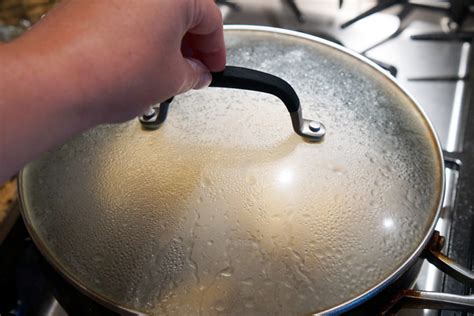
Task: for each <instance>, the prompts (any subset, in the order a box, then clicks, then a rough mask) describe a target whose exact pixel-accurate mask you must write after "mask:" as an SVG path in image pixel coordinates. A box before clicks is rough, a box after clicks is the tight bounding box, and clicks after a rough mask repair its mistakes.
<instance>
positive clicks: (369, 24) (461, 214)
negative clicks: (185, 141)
mask: <svg viewBox="0 0 474 316" xmlns="http://www.w3.org/2000/svg"><path fill="white" fill-rule="evenodd" d="M217 2H218V3H219V5H220V7H221V11H222V13H223V17H224V22H225V24H251V25H265V26H273V27H279V28H286V29H291V30H296V31H300V32H304V33H309V34H313V35H316V36H319V37H322V38H325V39H327V40H329V41H332V42H335V43H337V44H340V45H343V46H345V47H346V48H349V49H351V50H353V51H355V52H357V53H359V54H361V55H363V56H365V57H367V58H368V59H370V60H372V61H373V62H375V63H377V64H378V65H379V66H381V67H382V68H383V69H384V70H385V71H386V72H387V74H389V75H391V76H393V77H395V79H396V80H397V81H398V82H399V83H400V85H401V86H402V87H403V88H405V89H406V90H407V91H408V92H409V93H410V94H411V95H412V96H413V97H414V99H415V100H416V101H417V102H418V104H419V105H420V106H421V108H422V109H423V110H424V111H425V113H426V114H427V116H428V117H429V119H430V120H431V122H432V123H433V126H434V128H435V130H436V132H437V134H438V136H439V139H440V141H441V144H442V147H443V149H444V151H445V157H446V158H445V160H446V196H445V200H444V203H443V209H442V213H441V217H440V219H439V221H438V224H437V230H438V231H439V232H440V233H441V235H443V236H445V237H446V246H445V248H444V252H445V253H446V254H447V255H449V256H450V257H452V258H453V259H455V260H457V261H458V262H459V263H460V264H461V265H463V266H465V267H468V268H471V269H472V268H473V267H472V257H473V255H474V251H473V250H474V233H473V232H474V229H473V228H474V216H473V205H474V194H472V192H473V191H472V190H473V189H472V187H473V186H471V184H474V180H473V179H474V167H473V166H474V126H472V127H471V125H469V124H468V123H469V122H471V121H474V108H473V107H471V108H470V103H471V91H472V87H474V79H473V78H471V76H470V74H471V73H472V71H474V63H472V62H471V59H472V57H471V44H472V43H471V42H472V38H473V36H474V17H473V14H471V12H470V11H469V6H468V2H469V1H467V0H451V1H436V0H429V1H416V2H415V1H408V0H385V1H380V2H374V1H368V0H351V1H348V0H344V1H343V0H339V1H336V0H320V1H315V0H296V1H294V0H281V1H280V0H235V1H225V0H221V1H217ZM469 110H470V111H469ZM19 249H21V254H20V251H19ZM10 254H14V255H12V256H10ZM7 256H10V257H7ZM36 260H39V259H38V254H37V252H36V250H35V249H34V246H33V245H32V243H31V241H30V240H29V238H28V234H27V233H26V231H25V229H24V226H23V225H22V223H21V222H18V223H17V225H16V226H15V227H14V229H13V230H12V232H11V233H10V235H9V236H8V237H7V240H6V241H5V242H4V244H3V245H1V246H0V287H4V286H11V285H12V284H15V285H14V286H15V287H16V288H17V290H18V294H16V293H9V294H5V295H6V296H5V297H6V298H8V303H9V304H7V300H6V299H4V298H5V297H4V298H2V297H0V315H3V313H9V314H12V315H14V314H16V315H22V314H25V312H24V310H26V309H27V307H28V306H25V304H24V303H23V304H22V303H19V304H17V303H16V302H15V300H20V301H23V302H24V301H29V302H35V303H36V302H37V300H40V299H41V302H42V303H41V308H40V309H37V310H36V311H37V312H38V313H37V314H41V315H43V314H44V315H58V316H59V315H67V314H66V312H65V311H64V310H63V309H62V308H61V306H60V305H59V304H58V303H57V301H56V300H55V299H54V295H53V294H52V293H51V292H50V291H49V290H48V286H47V284H46V283H47V282H45V280H44V279H43V278H42V277H36V275H38V274H39V272H38V273H37V271H35V268H32V267H36V264H32V261H34V262H36ZM34 262H33V263H34ZM31 280H34V282H32V281H31ZM413 287H414V288H415V289H420V290H426V291H437V292H446V293H454V294H463V295H466V294H471V290H470V288H469V287H467V286H465V285H463V284H461V283H459V282H457V281H455V280H454V279H452V278H450V277H449V276H446V275H445V274H444V273H442V272H441V271H440V270H438V269H437V268H436V267H434V266H433V265H431V264H430V263H428V262H425V263H424V264H423V267H422V270H421V273H420V275H419V276H418V278H417V279H416V282H415V283H414V284H413ZM12 292H14V291H13V290H12ZM35 293H36V294H35ZM38 293H39V295H38ZM2 295H3V294H2ZM35 295H36V296H40V298H37V297H35ZM2 302H3V303H2ZM26 314H28V313H26ZM440 314H442V315H454V314H455V313H454V312H448V311H442V312H440V311H435V310H420V309H418V310H415V309H413V310H412V309H402V310H400V311H399V312H398V313H397V315H440Z"/></svg>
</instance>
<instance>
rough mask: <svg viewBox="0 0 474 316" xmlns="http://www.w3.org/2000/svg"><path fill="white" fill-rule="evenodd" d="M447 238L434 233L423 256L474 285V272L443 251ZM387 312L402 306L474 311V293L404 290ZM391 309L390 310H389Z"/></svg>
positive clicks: (443, 269)
mask: <svg viewBox="0 0 474 316" xmlns="http://www.w3.org/2000/svg"><path fill="white" fill-rule="evenodd" d="M444 243H445V238H444V237H443V236H441V235H440V234H439V232H438V231H435V232H434V233H433V236H432V237H431V241H430V243H429V244H428V246H427V248H426V249H425V251H424V252H423V256H424V257H425V258H426V259H427V260H428V261H429V262H430V263H431V264H433V265H434V266H436V267H437V268H438V269H440V270H441V271H443V272H444V273H446V274H448V275H449V276H451V277H452V278H453V279H456V280H457V281H459V282H461V283H464V284H467V285H470V286H472V285H474V272H473V271H471V270H469V269H467V268H465V267H463V266H461V265H460V264H458V263H457V262H455V261H454V260H452V259H451V258H449V257H448V256H446V255H444V254H443V253H442V252H441V249H443V247H444ZM389 305H390V307H389V308H386V309H385V311H386V312H385V313H388V314H391V313H393V312H394V311H398V310H399V309H402V308H419V309H441V310H453V311H464V312H474V295H456V294H450V293H441V292H428V291H418V290H404V291H402V292H401V293H400V295H399V296H398V297H397V298H396V299H395V300H394V301H393V302H391V303H390V304H389ZM387 311H389V312H387Z"/></svg>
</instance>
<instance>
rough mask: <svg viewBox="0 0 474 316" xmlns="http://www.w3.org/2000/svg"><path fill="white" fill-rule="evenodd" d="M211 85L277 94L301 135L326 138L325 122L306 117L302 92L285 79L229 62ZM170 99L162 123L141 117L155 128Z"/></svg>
mask: <svg viewBox="0 0 474 316" xmlns="http://www.w3.org/2000/svg"><path fill="white" fill-rule="evenodd" d="M210 87H218V88H232V89H242V90H252V91H259V92H265V93H269V94H273V95H274V96H276V97H278V98H279V99H280V100H281V101H283V103H284V104H285V106H286V109H287V110H288V112H289V113H290V117H291V123H292V125H293V130H294V131H295V132H296V133H297V134H298V135H300V136H302V137H304V138H305V139H309V140H313V141H317V140H320V139H322V138H323V136H324V134H325V133H326V128H325V127H324V125H323V124H322V123H320V122H317V121H312V120H307V119H304V118H303V117H302V111H301V107H300V100H299V98H298V95H297V94H296V92H295V90H293V88H292V87H291V86H290V85H289V84H288V83H287V82H286V81H285V80H283V79H281V78H279V77H276V76H273V75H270V74H268V73H265V72H261V71H258V70H253V69H249V68H243V67H235V66H227V67H226V68H225V69H224V71H222V72H214V73H212V82H211V84H210ZM170 102H171V100H168V101H167V102H164V103H162V104H161V105H160V109H159V113H158V114H157V115H156V117H161V120H159V121H160V122H159V124H158V125H156V124H155V125H156V126H155V125H153V122H149V120H148V123H144V120H143V118H144V116H142V117H141V118H140V120H141V122H142V124H143V125H144V126H145V127H146V126H148V127H151V128H153V127H154V128H156V127H157V126H159V125H160V124H161V123H162V122H163V121H164V119H166V114H165V115H160V114H163V113H161V112H162V111H164V110H165V111H167V110H168V105H169V103H170ZM149 116H150V115H149V114H148V117H149Z"/></svg>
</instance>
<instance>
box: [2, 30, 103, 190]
mask: <svg viewBox="0 0 474 316" xmlns="http://www.w3.org/2000/svg"><path fill="white" fill-rule="evenodd" d="M38 40H40V39H39V38H38ZM42 55H43V56H41V58H40V57H39V56H37V53H36V52H34V51H31V50H28V49H26V47H23V43H21V42H18V43H13V44H8V45H3V46H0V58H1V60H4V61H8V62H4V63H3V65H2V67H1V68H0V159H1V166H0V182H2V181H3V180H6V179H7V178H8V177H10V176H12V175H13V174H14V173H16V172H17V171H18V170H20V168H21V167H22V166H23V165H24V164H26V163H27V162H28V161H31V160H33V159H36V158H38V157H39V155H40V154H41V153H42V152H44V151H45V150H47V149H49V148H51V147H53V146H55V145H57V144H60V143H62V142H64V141H65V140H66V139H67V138H69V137H71V136H72V135H74V134H76V133H78V132H80V131H82V130H84V129H87V128H89V127H91V126H93V125H95V124H98V123H100V119H101V118H100V117H98V116H97V115H95V113H91V112H92V109H93V107H92V106H89V105H88V104H85V103H86V102H87V100H86V99H84V98H82V99H81V98H80V97H79V95H80V94H81V89H80V88H79V87H74V85H75V81H76V80H75V78H74V77H75V76H76V74H75V73H74V70H73V68H71V67H73V64H70V66H69V67H67V66H65V64H67V61H66V60H62V62H61V60H60V58H58V56H47V54H44V52H43V53H42ZM61 64H62V65H61ZM79 100H81V102H80V103H79V102H78V101H79Z"/></svg>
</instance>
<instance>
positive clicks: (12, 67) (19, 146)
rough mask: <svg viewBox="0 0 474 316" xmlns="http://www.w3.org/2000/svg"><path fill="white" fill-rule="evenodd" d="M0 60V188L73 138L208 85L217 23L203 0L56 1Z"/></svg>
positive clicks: (219, 45) (215, 67) (219, 66)
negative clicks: (44, 155)
mask: <svg viewBox="0 0 474 316" xmlns="http://www.w3.org/2000/svg"><path fill="white" fill-rule="evenodd" d="M0 60H2V67H0V161H1V163H0V183H2V182H3V181H5V180H7V179H8V178H9V177H11V176H13V175H14V174H15V173H17V172H18V171H19V170H20V169H21V168H22V167H23V166H24V165H25V164H26V163H28V162H29V161H32V160H34V159H36V158H38V157H39V156H40V155H41V154H42V153H44V152H45V151H46V150H48V149H50V148H52V147H54V146H56V145H59V144H61V143H64V142H65V141H66V140H67V139H68V138H70V137H72V136H73V135H76V134H78V133H80V132H82V131H84V130H87V129H89V128H92V127H94V126H96V125H99V124H104V123H117V122H122V121H126V120H128V119H131V118H133V117H135V116H137V115H139V114H140V113H141V112H142V111H143V110H144V109H145V108H146V107H147V106H149V105H151V104H155V103H157V102H160V101H162V100H165V99H167V98H169V97H171V96H174V95H177V94H180V93H183V92H186V91H188V90H190V89H199V88H203V87H206V86H208V85H209V83H210V80H211V77H210V73H209V72H210V71H221V70H223V69H224V67H225V47H224V39H223V29H222V17H221V15H220V11H219V9H218V8H217V6H216V5H215V4H214V2H213V1H212V0H104V1H95V0H62V1H61V3H60V4H58V5H57V6H56V7H55V8H54V9H53V10H52V11H51V12H50V13H49V14H48V15H47V16H46V17H45V18H44V19H42V20H41V21H40V22H39V23H37V24H36V25H35V26H34V27H33V28H32V29H30V30H28V31H27V32H26V33H25V34H23V35H22V36H21V37H20V38H19V39H17V40H15V41H13V42H11V43H9V44H3V45H0Z"/></svg>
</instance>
